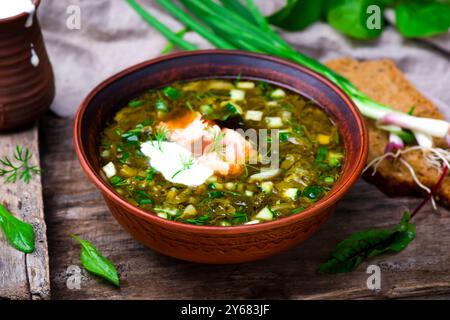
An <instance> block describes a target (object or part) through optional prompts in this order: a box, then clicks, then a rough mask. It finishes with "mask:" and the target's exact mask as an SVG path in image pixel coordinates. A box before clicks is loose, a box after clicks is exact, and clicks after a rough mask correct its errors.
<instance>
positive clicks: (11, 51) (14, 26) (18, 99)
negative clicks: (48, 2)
mask: <svg viewBox="0 0 450 320" xmlns="http://www.w3.org/2000/svg"><path fill="white" fill-rule="evenodd" d="M1 1H4V0H1ZM34 4H35V8H36V9H37V8H38V6H39V4H40V0H34ZM54 95H55V83H54V77H53V70H52V67H51V65H50V61H49V59H48V56H47V52H46V49H45V45H44V40H43V38H42V33H41V28H40V26H39V22H38V20H37V17H36V14H35V12H23V13H21V14H19V15H16V16H12V17H9V18H4V19H0V131H6V130H14V129H18V128H22V127H25V126H27V125H30V124H32V123H33V122H35V121H36V120H38V118H39V117H40V116H41V115H42V114H43V113H44V112H45V111H46V110H47V109H48V108H49V107H50V104H51V102H52V100H53V98H54Z"/></svg>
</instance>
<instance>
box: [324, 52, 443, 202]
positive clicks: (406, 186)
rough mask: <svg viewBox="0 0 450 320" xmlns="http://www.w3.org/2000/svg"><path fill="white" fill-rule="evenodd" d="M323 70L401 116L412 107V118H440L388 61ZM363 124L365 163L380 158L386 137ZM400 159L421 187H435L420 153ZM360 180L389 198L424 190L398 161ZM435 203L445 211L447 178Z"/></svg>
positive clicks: (345, 62)
mask: <svg viewBox="0 0 450 320" xmlns="http://www.w3.org/2000/svg"><path fill="white" fill-rule="evenodd" d="M327 66H329V67H330V68H331V69H333V70H334V71H336V72H337V73H339V74H341V75H343V76H344V77H346V78H348V79H349V80H350V81H351V82H352V83H353V84H354V85H356V86H357V87H358V88H359V89H360V90H361V91H362V92H364V93H365V94H366V95H367V96H369V97H370V98H372V99H373V100H375V101H377V102H380V103H382V104H385V105H388V106H390V107H392V108H394V109H397V110H400V111H403V112H408V111H409V110H410V109H411V107H413V106H414V115H415V116H419V117H427V118H435V119H443V118H444V116H443V115H442V114H441V113H440V112H439V110H438V109H437V108H436V106H434V105H433V103H432V102H431V101H429V100H428V99H427V98H425V96H424V95H422V94H421V93H420V92H419V91H418V90H417V89H415V88H414V86H413V85H412V84H411V83H410V82H409V81H408V80H407V79H406V78H405V76H404V75H403V73H402V72H401V71H400V70H399V69H398V68H397V67H396V66H395V64H394V62H392V61H391V60H377V61H364V62H358V61H356V60H353V59H348V58H343V59H336V60H331V61H328V62H327ZM366 122H367V125H368V128H369V141H370V146H369V156H368V160H367V161H368V163H369V162H370V161H372V160H373V159H374V158H375V157H378V156H380V155H382V154H384V149H385V147H386V144H387V143H388V133H387V132H386V131H383V130H380V129H377V128H376V126H375V123H374V121H372V120H366ZM434 143H435V145H436V146H439V147H442V148H447V146H446V144H445V141H444V140H443V139H435V140H434ZM402 158H403V159H405V160H406V161H408V163H409V164H411V166H412V167H413V168H414V170H415V172H416V175H417V177H418V178H419V180H420V181H421V182H422V183H423V184H424V185H426V186H428V187H432V186H434V185H435V184H436V182H437V181H438V179H439V173H438V171H437V170H436V169H435V168H431V167H429V166H428V165H427V164H426V162H425V160H424V157H423V156H422V151H419V150H417V151H411V152H409V153H406V154H404V155H402ZM364 178H365V179H366V180H368V181H370V182H372V183H374V184H375V185H376V186H378V187H379V188H380V189H381V190H382V191H383V192H384V193H386V194H387V195H389V196H405V195H415V196H423V195H424V190H423V189H421V188H419V187H418V186H417V184H416V183H414V180H413V178H412V176H411V174H410V173H409V171H408V169H407V168H406V166H405V165H404V164H403V163H401V162H400V161H392V160H384V161H383V162H382V163H381V164H380V165H379V166H378V168H377V173H376V174H375V175H372V170H370V169H369V170H368V171H367V172H366V173H365V174H364ZM436 199H437V200H438V202H440V203H441V204H443V205H445V206H446V207H449V204H450V178H449V177H448V176H447V177H446V178H445V179H444V182H443V184H442V186H441V188H440V190H439V191H438V194H437V197H436Z"/></svg>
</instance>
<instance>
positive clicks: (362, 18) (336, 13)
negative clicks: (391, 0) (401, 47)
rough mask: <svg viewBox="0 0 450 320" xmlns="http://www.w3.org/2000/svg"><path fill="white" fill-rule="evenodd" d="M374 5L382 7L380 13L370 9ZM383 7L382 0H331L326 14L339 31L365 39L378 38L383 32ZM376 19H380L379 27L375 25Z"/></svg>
mask: <svg viewBox="0 0 450 320" xmlns="http://www.w3.org/2000/svg"><path fill="white" fill-rule="evenodd" d="M373 5H375V6H377V7H378V8H380V9H381V11H380V12H379V13H380V14H379V15H377V14H376V13H373V12H372V11H371V10H369V9H371V8H373V7H371V6H373ZM369 7H370V8H369ZM383 8H384V7H383V2H382V1H380V0H330V1H329V4H328V8H327V14H326V16H327V20H328V23H329V24H330V25H331V26H332V27H333V28H334V29H336V30H337V31H339V32H341V33H343V34H345V35H347V36H350V37H352V38H355V39H362V40H365V39H372V38H376V37H378V36H379V35H380V34H381V33H382V32H383V29H384V19H383ZM374 19H377V20H378V21H376V22H378V23H379V27H373V22H374V21H375V20H374Z"/></svg>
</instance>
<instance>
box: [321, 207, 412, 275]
mask: <svg viewBox="0 0 450 320" xmlns="http://www.w3.org/2000/svg"><path fill="white" fill-rule="evenodd" d="M410 219H411V215H410V214H409V212H405V213H404V214H403V217H402V219H401V221H400V223H399V224H398V225H397V226H396V227H395V228H394V229H392V230H388V229H381V230H367V231H361V232H357V233H354V234H352V235H350V236H349V237H348V238H347V239H345V240H343V241H341V242H340V243H338V245H337V246H336V248H334V250H333V251H332V252H331V258H330V259H329V260H328V261H327V262H325V263H324V264H322V265H321V266H320V267H319V268H318V269H317V272H318V273H321V274H324V273H332V274H334V273H343V272H350V271H353V270H354V269H355V268H356V267H358V266H359V265H360V264H361V263H362V262H363V261H365V260H367V259H370V258H373V257H376V256H378V255H381V254H383V253H388V252H389V253H397V252H400V251H402V250H403V249H405V248H406V247H407V246H408V245H409V243H410V242H411V241H412V240H413V239H414V236H415V231H414V225H413V224H412V223H410Z"/></svg>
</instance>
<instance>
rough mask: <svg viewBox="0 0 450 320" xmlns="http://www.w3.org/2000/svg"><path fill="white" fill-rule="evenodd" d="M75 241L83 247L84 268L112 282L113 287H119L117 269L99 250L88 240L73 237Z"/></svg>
mask: <svg viewBox="0 0 450 320" xmlns="http://www.w3.org/2000/svg"><path fill="white" fill-rule="evenodd" d="M71 237H72V238H73V239H74V240H76V241H78V242H79V243H80V245H81V254H80V260H81V264H82V265H83V267H84V268H85V269H86V270H87V271H89V272H91V273H93V274H95V275H97V276H99V277H101V278H103V279H106V280H108V281H109V282H111V283H112V284H113V285H115V286H117V287H119V286H120V282H119V275H118V274H117V270H116V267H115V266H114V265H113V264H112V263H111V262H110V261H109V260H108V259H106V258H105V257H104V256H102V254H101V253H100V252H99V251H98V250H97V248H96V247H95V246H94V245H93V244H92V243H90V242H89V241H87V240H82V239H80V238H79V237H77V236H75V235H72V236H71Z"/></svg>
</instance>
